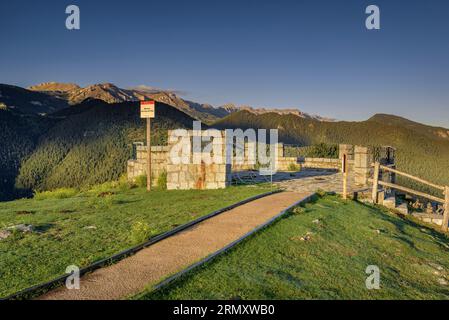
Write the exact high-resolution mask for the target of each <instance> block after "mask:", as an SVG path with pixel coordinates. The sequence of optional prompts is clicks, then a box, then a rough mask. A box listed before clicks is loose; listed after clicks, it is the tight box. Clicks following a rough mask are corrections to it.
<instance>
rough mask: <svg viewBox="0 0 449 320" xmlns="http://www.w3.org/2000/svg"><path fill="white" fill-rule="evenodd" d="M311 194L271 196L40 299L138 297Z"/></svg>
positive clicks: (278, 194)
mask: <svg viewBox="0 0 449 320" xmlns="http://www.w3.org/2000/svg"><path fill="white" fill-rule="evenodd" d="M310 194H311V193H310V192H282V193H277V194H274V195H270V196H267V197H264V198H261V199H258V200H255V201H252V202H249V203H247V204H244V205H242V206H239V207H237V208H234V209H232V210H229V211H227V212H224V213H222V214H220V215H218V216H215V217H213V218H211V219H208V220H206V221H203V222H201V223H199V224H197V225H195V226H193V227H192V228H189V229H187V230H185V231H182V232H181V233H178V234H176V235H174V236H172V237H170V238H167V239H164V240H162V241H160V242H157V243H155V244H154V245H152V246H150V247H148V248H146V249H143V250H141V251H139V252H138V253H136V254H135V255H133V256H131V257H129V258H126V259H124V260H121V261H120V262H118V263H116V264H114V265H111V266H109V267H105V268H101V269H98V270H96V271H94V272H92V273H90V274H87V275H85V276H84V277H82V278H81V282H80V289H79V290H68V289H66V288H65V287H60V288H57V289H55V290H52V291H50V292H48V293H47V294H45V295H43V296H41V297H40V298H39V299H41V300H66V299H68V300H85V299H95V300H110V299H124V298H127V297H130V296H132V295H135V294H137V293H139V292H141V291H142V290H144V289H145V288H147V287H148V286H149V285H152V284H153V285H154V284H156V283H158V282H159V281H160V280H162V279H163V278H166V277H167V276H169V275H171V274H174V273H176V272H178V271H180V270H182V269H185V268H186V267H188V266H190V265H192V264H193V263H195V262H197V261H199V260H201V259H203V258H205V257H207V256H208V255H210V254H212V253H214V252H216V251H217V250H219V249H221V248H223V247H225V246H226V245H228V244H230V243H231V242H233V241H235V240H237V239H239V238H240V237H242V236H243V235H245V234H246V233H248V232H249V231H251V230H253V229H254V228H256V227H257V226H259V225H261V224H263V223H264V222H266V221H268V220H269V219H271V218H272V217H274V216H276V215H277V214H279V213H280V212H281V211H282V210H284V209H286V208H288V207H289V206H291V205H292V204H294V203H296V202H297V201H299V200H301V199H303V198H305V197H307V196H309V195H310Z"/></svg>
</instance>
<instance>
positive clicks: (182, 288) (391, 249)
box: [141, 196, 449, 299]
mask: <svg viewBox="0 0 449 320" xmlns="http://www.w3.org/2000/svg"><path fill="white" fill-rule="evenodd" d="M315 219H319V220H320V223H318V224H317V223H314V222H313V221H314V220H315ZM377 230H379V231H380V233H378V232H377ZM307 232H312V234H311V240H309V241H301V240H299V239H300V237H302V236H304V235H306V233H307ZM448 245H449V239H448V238H447V237H446V236H444V235H442V234H439V233H437V232H436V231H433V230H432V229H428V228H425V227H422V226H419V225H416V224H415V223H413V222H411V221H407V220H402V219H400V218H398V217H396V216H394V215H392V214H389V213H386V212H382V211H380V210H379V209H377V208H373V207H369V206H365V205H363V204H359V203H356V202H343V201H342V200H340V199H339V198H337V197H331V196H328V197H325V198H322V199H320V200H318V201H317V202H316V203H314V204H308V205H306V207H305V209H304V210H302V213H300V214H292V215H290V216H288V217H287V218H285V219H282V220H281V221H279V222H277V223H276V224H275V225H273V226H272V227H270V228H267V229H265V230H264V231H263V232H261V233H258V234H257V235H255V236H254V237H252V238H251V239H249V240H247V241H246V242H245V243H243V244H241V245H239V246H237V247H236V248H235V249H234V250H232V251H231V252H229V253H228V254H226V255H224V256H221V257H219V258H218V259H216V260H214V261H213V262H211V263H210V264H208V265H206V266H205V267H202V268H201V269H198V270H197V271H194V272H192V273H190V274H189V275H187V276H186V277H185V278H184V279H181V280H179V281H177V282H175V283H174V284H172V285H171V286H169V287H167V288H166V289H164V290H163V291H160V292H158V293H155V294H151V293H147V294H144V295H143V296H142V297H141V298H143V299H240V298H241V299H449V288H448V286H447V285H446V286H445V285H441V284H439V283H438V279H439V278H445V279H446V281H447V282H449V256H448V248H449V246H448ZM368 265H377V266H379V268H380V272H381V289H380V290H367V289H366V287H365V279H366V277H367V275H366V274H365V269H366V267H367V266H368ZM439 266H441V267H443V268H444V270H443V271H439V270H438V268H439Z"/></svg>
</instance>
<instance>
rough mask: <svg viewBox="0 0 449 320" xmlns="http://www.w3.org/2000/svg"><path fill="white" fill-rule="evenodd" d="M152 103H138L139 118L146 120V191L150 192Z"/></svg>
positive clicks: (153, 104) (153, 105) (153, 106)
mask: <svg viewBox="0 0 449 320" xmlns="http://www.w3.org/2000/svg"><path fill="white" fill-rule="evenodd" d="M155 105H156V103H155V102H154V101H140V117H141V118H142V119H147V190H148V191H150V190H151V118H154V113H155Z"/></svg>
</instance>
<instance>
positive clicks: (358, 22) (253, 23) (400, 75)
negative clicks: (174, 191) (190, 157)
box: [0, 0, 449, 127]
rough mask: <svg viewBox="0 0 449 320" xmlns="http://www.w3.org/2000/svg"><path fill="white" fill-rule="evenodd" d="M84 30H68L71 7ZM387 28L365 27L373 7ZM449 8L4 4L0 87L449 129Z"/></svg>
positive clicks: (359, 0)
mask: <svg viewBox="0 0 449 320" xmlns="http://www.w3.org/2000/svg"><path fill="white" fill-rule="evenodd" d="M69 4H76V5H78V6H79V7H80V10H81V30H77V31H69V30H67V29H66V28H65V19H66V16H67V15H66V14H65V8H66V6H67V5H69ZM370 4H376V5H378V6H379V7H380V10H381V30H379V31H369V30H367V29H366V28H365V19H366V16H367V15H366V14H365V8H366V7H367V6H368V5H370ZM448 16H449V1H446V0H427V1H424V0H422V1H405V0H388V1H377V0H372V1H364V0H333V1H330V0H329V1H321V0H309V1H260V0H259V1H245V0H240V1H230V0H228V1H213V0H209V1H195V0H192V1H170V0H168V1H151V0H150V1H148V0H147V1H135V0H128V1H102V0H96V1H75V0H73V1H63V0H58V1H20V0H16V1H8V3H6V1H2V2H1V3H0V37H1V39H2V48H1V50H0V58H1V59H0V82H1V83H10V84H15V85H19V86H28V85H31V84H36V83H40V82H46V81H60V82H75V83H78V84H80V85H83V86H84V85H88V84H93V83H99V82H112V83H114V84H116V85H118V86H121V87H125V88H126V87H132V86H138V85H148V86H153V87H158V88H164V89H174V90H179V91H181V92H183V93H184V97H185V98H187V99H191V100H194V101H198V102H205V103H206V102H207V103H211V104H213V105H221V104H224V103H228V102H233V103H235V104H237V105H241V104H246V105H252V106H264V107H280V108H289V107H298V108H299V109H301V110H302V111H305V112H309V113H313V114H319V115H322V116H328V117H333V118H337V119H343V120H364V119H367V118H369V117H370V116H371V115H373V114H374V113H380V112H382V113H393V114H397V115H401V116H405V117H407V118H410V119H412V120H416V121H420V122H424V123H429V124H434V125H441V126H445V127H449V58H448V57H449V20H448Z"/></svg>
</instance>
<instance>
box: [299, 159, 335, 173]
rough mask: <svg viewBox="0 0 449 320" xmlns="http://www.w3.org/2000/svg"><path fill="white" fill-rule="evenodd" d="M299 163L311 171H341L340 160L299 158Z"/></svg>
mask: <svg viewBox="0 0 449 320" xmlns="http://www.w3.org/2000/svg"><path fill="white" fill-rule="evenodd" d="M298 163H299V164H300V165H301V167H302V168H310V169H332V170H340V168H341V160H340V159H327V158H299V159H298Z"/></svg>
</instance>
